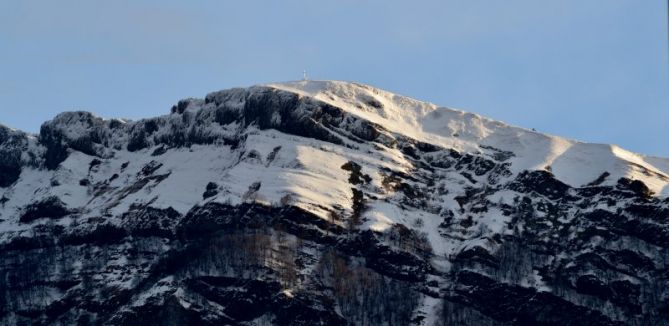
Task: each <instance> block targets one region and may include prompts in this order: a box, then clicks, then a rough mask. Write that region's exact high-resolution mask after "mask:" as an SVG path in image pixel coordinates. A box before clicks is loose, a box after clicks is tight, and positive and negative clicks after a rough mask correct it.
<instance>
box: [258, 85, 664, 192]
mask: <svg viewBox="0 0 669 326" xmlns="http://www.w3.org/2000/svg"><path fill="white" fill-rule="evenodd" d="M268 86H270V87H276V88H278V89H282V90H286V91H290V92H295V93H298V94H300V95H302V96H309V97H313V98H316V99H318V100H321V101H324V102H326V103H330V104H332V105H334V106H337V107H340V108H343V109H345V110H347V111H348V112H350V113H352V114H355V115H356V116H359V117H361V118H363V119H366V120H369V121H372V122H375V123H378V124H380V125H382V126H383V127H385V128H386V129H388V130H390V131H392V132H396V133H400V134H404V135H407V136H409V137H412V138H415V139H418V140H421V141H424V142H428V143H432V144H437V145H440V146H443V147H446V148H454V149H457V150H462V151H466V152H480V151H485V146H492V147H495V148H498V149H502V150H506V151H511V152H513V153H515V154H516V157H515V158H514V159H513V160H512V162H513V164H512V170H513V171H514V172H520V171H523V170H544V169H550V170H551V171H552V172H553V174H554V175H555V176H556V177H557V178H558V179H559V180H561V181H563V182H565V183H567V184H569V185H571V186H574V187H579V186H583V185H586V184H588V183H590V182H592V181H594V180H595V179H597V177H599V176H600V175H601V174H602V173H603V172H605V171H607V172H609V173H611V174H612V177H611V178H609V179H608V180H607V181H606V182H605V183H604V184H613V183H615V180H618V178H620V177H628V178H631V179H635V180H641V181H643V182H644V183H646V184H647V185H648V187H649V188H650V189H651V190H653V191H654V192H655V193H656V194H659V195H662V196H667V195H669V187H667V185H668V184H669V159H665V158H657V157H648V156H644V155H640V154H636V153H632V152H629V151H627V150H625V149H622V148H620V147H618V146H616V145H607V144H593V143H583V142H579V141H574V140H570V139H565V138H561V137H557V136H551V135H546V134H542V133H539V132H536V131H531V130H527V129H523V128H519V127H514V126H509V125H507V124H504V123H502V122H499V121H494V120H491V119H488V118H485V117H482V116H480V115H478V114H474V113H469V112H465V111H460V110H455V109H451V108H446V107H440V106H437V105H434V104H431V103H426V102H421V101H418V100H415V99H412V98H409V97H405V96H401V95H397V94H393V93H390V92H387V91H384V90H380V89H377V88H374V87H371V86H367V85H362V84H357V83H348V82H340V81H298V82H287V83H277V84H269V85H268ZM377 103H378V104H377ZM366 104H367V105H366ZM370 104H371V105H370Z"/></svg>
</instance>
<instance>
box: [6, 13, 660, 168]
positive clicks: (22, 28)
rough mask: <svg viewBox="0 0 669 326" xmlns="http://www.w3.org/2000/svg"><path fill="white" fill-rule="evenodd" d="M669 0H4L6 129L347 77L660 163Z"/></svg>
mask: <svg viewBox="0 0 669 326" xmlns="http://www.w3.org/2000/svg"><path fill="white" fill-rule="evenodd" d="M666 6H667V2H666V1H665V0H643V1H639V0H559V1H537V0H505V1H501V0H485V1H483V0H458V1H455V0H453V1H451V0H436V1H395V0H383V1H364V0H359V1H353V0H337V1H334V0H333V1H312V0H283V1H270V0H267V1H253V0H244V1H242V0H237V1H141V0H140V1H138V0H133V1H90V0H88V1H84V0H81V1H69V0H66V1H30V0H2V1H1V2H0V123H3V124H5V125H9V126H12V127H15V128H19V129H23V130H27V131H31V132H36V131H38V130H39V126H40V124H41V123H42V122H43V121H45V120H47V119H50V118H52V117H53V116H54V115H56V114H57V113H58V112H61V111H66V110H88V111H92V112H94V113H96V114H98V115H100V116H103V117H127V118H132V119H138V118H142V117H151V116H156V115H161V114H166V113H168V112H169V108H170V107H171V105H172V104H174V103H175V102H176V101H178V100H179V99H181V98H185V97H203V96H204V95H205V94H206V93H208V92H210V91H214V90H219V89H224V88H230V87H235V86H248V85H252V84H257V83H265V82H273V81H286V80H296V79H300V78H301V76H302V70H303V69H304V68H306V69H307V70H308V72H309V74H310V76H311V77H312V78H313V79H336V80H350V81H358V82H362V83H367V84H370V85H373V86H377V87H380V88H384V89H387V90H390V91H393V92H396V93H400V94H404V95H409V96H412V97H415V98H418V99H422V100H427V101H431V102H434V103H437V104H440V105H444V106H450V107H456V108H460V109H465V110H468V111H472V112H477V113H479V114H482V115H485V116H488V117H491V118H494V119H498V120H502V121H505V122H507V123H511V124H515V125H520V126H523V127H527V128H536V129H537V130H538V131H543V132H548V133H551V134H557V135H561V136H566V137H569V138H575V139H579V140H583V141H590V142H601V143H614V144H618V145H621V146H623V147H625V148H628V149H631V150H634V151H637V152H642V153H647V154H653V155H660V156H667V157H669V67H668V63H669V56H668V53H667V21H666V20H667V17H666V16H667V8H666Z"/></svg>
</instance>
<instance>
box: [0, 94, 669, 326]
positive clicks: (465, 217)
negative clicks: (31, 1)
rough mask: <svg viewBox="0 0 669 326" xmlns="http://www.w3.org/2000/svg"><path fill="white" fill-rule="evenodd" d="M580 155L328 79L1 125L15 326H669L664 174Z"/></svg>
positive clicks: (1, 238) (633, 161) (2, 236)
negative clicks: (104, 114)
mask: <svg viewBox="0 0 669 326" xmlns="http://www.w3.org/2000/svg"><path fill="white" fill-rule="evenodd" d="M286 89H287V90H286ZM411 112H413V113H411ZM435 112H439V113H440V114H439V115H440V116H439V117H435V115H434V113H435ZM419 124H421V125H422V124H425V125H426V126H428V130H427V131H426V130H423V129H421V128H422V127H420V128H419V127H417V125H419ZM439 126H442V127H443V128H441V127H439ZM444 126H445V127H444ZM439 128H441V129H439ZM428 131H430V132H428ZM455 133H457V136H456V135H454V134H455ZM579 144H582V143H576V142H573V141H568V140H563V139H560V138H557V137H552V136H546V135H541V134H538V133H535V132H532V131H528V130H523V129H519V128H515V127H510V126H507V125H504V124H502V123H499V122H494V121H490V120H485V119H484V118H481V117H479V116H477V115H474V114H468V113H464V112H461V111H454V110H450V109H446V108H441V109H440V108H438V107H437V106H435V105H433V104H429V103H424V102H420V101H417V100H413V99H408V98H406V97H401V96H397V95H394V94H392V93H388V92H384V91H381V90H377V89H374V88H371V87H369V86H364V85H358V84H350V83H343V82H314V81H309V82H290V83H284V84H273V86H253V87H250V88H236V89H230V90H224V91H218V92H213V93H209V94H207V96H206V97H205V98H204V99H186V100H182V101H179V103H177V104H176V105H175V106H174V107H172V109H171V113H170V114H168V115H164V116H160V117H156V118H148V119H143V120H139V121H134V122H130V121H126V120H118V119H110V120H105V119H102V118H99V117H96V116H94V115H92V114H90V113H87V112H70V113H63V114H60V115H58V116H57V117H56V118H54V119H53V120H51V121H48V122H46V123H45V124H43V125H42V128H41V130H40V134H39V135H38V136H33V135H29V134H26V133H22V132H20V131H15V130H10V129H8V128H5V129H2V128H0V154H2V155H0V248H1V249H2V250H0V293H3V294H4V295H2V296H0V322H1V323H4V324H21V323H33V324H112V325H129V324H151V322H152V321H151V320H144V319H142V317H141V316H142V315H147V314H148V315H153V314H157V315H160V316H164V318H165V323H170V322H171V323H181V324H242V325H265V324H281V325H288V324H298V325H300V324H301V325H313V324H322V325H344V324H369V325H376V324H419V325H440V324H464V325H481V324H483V325H505V324H515V325H526V324H539V325H553V324H587V325H620V324H632V325H643V324H648V323H659V324H662V323H666V322H667V320H668V318H669V292H668V290H667V289H668V288H669V287H667V286H665V285H667V284H668V282H667V279H666V275H667V273H666V272H667V268H668V265H667V261H669V260H668V259H669V251H668V249H667V248H669V198H665V195H666V193H665V192H664V190H662V189H663V187H666V182H667V180H664V176H663V172H662V171H660V170H658V169H656V168H655V167H654V166H653V165H651V164H650V163H648V162H646V161H645V160H646V159H648V158H647V157H641V156H635V155H636V154H629V152H626V151H622V150H618V149H617V148H615V147H610V146H606V145H603V146H602V145H589V144H585V145H579ZM505 146H506V147H505ZM593 149H595V150H596V151H595V152H594V154H593V152H592V151H593ZM597 151H600V152H603V153H599V152H597ZM537 153H538V155H537ZM556 153H559V155H557V154H556ZM551 155H553V156H555V157H553V156H551ZM534 156H537V157H534ZM547 158H548V159H547ZM548 162H550V168H548V167H547V163H548ZM662 162H663V161H662V160H661V159H660V160H659V161H657V162H655V161H654V163H655V164H658V163H662ZM586 168H589V170H588V169H586ZM581 170H583V171H581ZM576 172H578V173H576ZM570 178H571V179H570ZM82 257H88V258H86V259H84V258H82ZM29 269H35V270H36V272H35V273H32V274H30V273H25V270H29ZM505 302H508V303H510V304H509V305H505V304H504V303H505ZM254 303H255V305H254Z"/></svg>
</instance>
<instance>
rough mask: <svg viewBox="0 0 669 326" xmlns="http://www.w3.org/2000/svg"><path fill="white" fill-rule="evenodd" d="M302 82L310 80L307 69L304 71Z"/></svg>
mask: <svg viewBox="0 0 669 326" xmlns="http://www.w3.org/2000/svg"><path fill="white" fill-rule="evenodd" d="M302 80H304V81H307V80H308V78H307V70H306V69H304V70H303V71H302Z"/></svg>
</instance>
